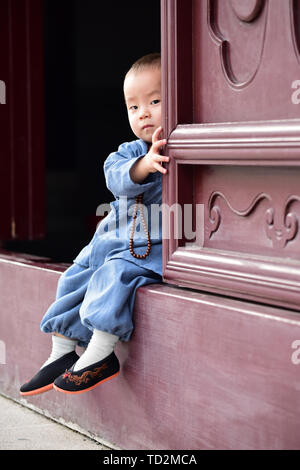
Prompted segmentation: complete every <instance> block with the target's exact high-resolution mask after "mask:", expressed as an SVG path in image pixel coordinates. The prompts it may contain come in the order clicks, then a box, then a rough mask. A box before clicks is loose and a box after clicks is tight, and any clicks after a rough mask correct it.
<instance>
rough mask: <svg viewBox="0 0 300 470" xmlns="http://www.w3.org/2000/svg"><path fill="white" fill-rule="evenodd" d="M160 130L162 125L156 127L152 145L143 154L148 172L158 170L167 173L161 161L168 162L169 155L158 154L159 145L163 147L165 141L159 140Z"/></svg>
mask: <svg viewBox="0 0 300 470" xmlns="http://www.w3.org/2000/svg"><path fill="white" fill-rule="evenodd" d="M161 132H162V127H158V128H157V129H156V131H155V132H154V133H153V136H152V146H151V148H150V150H149V152H148V153H147V154H146V155H145V157H144V162H145V165H146V167H147V170H148V171H149V173H156V172H157V171H160V173H162V174H163V175H165V174H166V173H167V170H166V168H164V167H163V166H162V163H163V162H166V163H168V162H169V161H170V157H167V156H165V155H160V153H159V151H160V149H161V147H163V146H164V145H166V143H167V141H166V139H163V140H159V136H160V134H161Z"/></svg>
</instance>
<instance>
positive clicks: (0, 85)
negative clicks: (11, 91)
mask: <svg viewBox="0 0 300 470" xmlns="http://www.w3.org/2000/svg"><path fill="white" fill-rule="evenodd" d="M0 104H6V85H5V82H4V81H3V80H0Z"/></svg>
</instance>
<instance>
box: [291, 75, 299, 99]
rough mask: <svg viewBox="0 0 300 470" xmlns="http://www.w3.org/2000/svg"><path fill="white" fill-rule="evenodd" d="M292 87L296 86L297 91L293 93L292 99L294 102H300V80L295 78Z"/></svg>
mask: <svg viewBox="0 0 300 470" xmlns="http://www.w3.org/2000/svg"><path fill="white" fill-rule="evenodd" d="M292 88H295V91H294V92H293V93H292V96H291V99H292V103H293V104H299V103H300V80H294V81H293V83H292Z"/></svg>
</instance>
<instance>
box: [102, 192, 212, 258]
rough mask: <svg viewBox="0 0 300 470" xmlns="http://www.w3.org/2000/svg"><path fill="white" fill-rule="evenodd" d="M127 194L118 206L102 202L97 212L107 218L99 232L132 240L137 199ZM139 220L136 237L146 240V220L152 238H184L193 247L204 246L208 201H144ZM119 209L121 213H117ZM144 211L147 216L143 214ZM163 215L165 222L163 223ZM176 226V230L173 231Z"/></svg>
mask: <svg viewBox="0 0 300 470" xmlns="http://www.w3.org/2000/svg"><path fill="white" fill-rule="evenodd" d="M131 201H132V200H128V198H127V197H126V196H121V197H119V204H118V207H117V209H116V208H115V206H114V204H113V203H112V204H108V203H107V204H100V205H99V206H98V208H97V211H96V215H97V216H100V217H104V216H105V215H106V214H108V216H107V217H105V218H104V219H103V220H102V221H101V223H100V224H99V225H98V228H97V234H98V235H105V234H107V233H109V235H110V237H111V238H120V239H127V240H128V239H129V236H130V230H131V224H132V215H133V213H134V206H135V202H131ZM140 209H142V210H139V211H138V212H137V218H136V221H135V233H134V238H135V239H146V232H145V229H144V228H145V227H144V223H143V217H144V221H145V222H146V227H147V229H148V232H149V235H150V238H151V239H159V238H162V239H163V240H166V239H168V240H170V239H171V238H172V239H176V240H182V239H184V241H185V246H186V247H188V248H190V249H197V248H201V247H203V245H204V204H196V205H193V204H183V205H181V204H178V203H174V204H173V205H172V206H169V205H168V204H150V205H148V206H146V205H145V204H142V205H141V206H140ZM117 212H118V213H117ZM142 213H143V217H142ZM162 216H163V217H164V224H162ZM171 227H172V230H171ZM171 235H172V236H171Z"/></svg>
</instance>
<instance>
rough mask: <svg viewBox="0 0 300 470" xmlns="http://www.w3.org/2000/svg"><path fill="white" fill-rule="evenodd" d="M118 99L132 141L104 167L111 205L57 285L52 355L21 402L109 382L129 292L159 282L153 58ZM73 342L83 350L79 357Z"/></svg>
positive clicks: (156, 63)
mask: <svg viewBox="0 0 300 470" xmlns="http://www.w3.org/2000/svg"><path fill="white" fill-rule="evenodd" d="M124 96H125V102H126V106H127V110H128V117H129V123H130V126H131V129H132V131H133V133H134V134H135V136H136V137H137V138H138V140H134V141H133V142H130V143H128V142H127V143H124V144H122V145H121V146H120V147H119V149H118V151H117V152H114V153H112V154H111V155H109V157H108V158H107V160H106V161H105V163H104V174H105V179H106V183H107V187H108V189H109V190H110V191H111V192H112V193H113V195H114V196H115V200H114V201H113V202H112V203H111V211H110V212H109V214H108V215H107V216H106V217H105V218H104V219H103V220H102V221H101V223H100V224H99V225H98V227H97V230H96V233H95V234H94V237H93V238H92V240H91V242H90V243H89V244H88V245H87V246H86V247H85V248H84V249H83V250H82V251H81V252H80V253H79V255H78V256H77V258H76V259H75V260H74V262H73V264H72V265H71V266H70V267H69V268H68V269H67V270H66V271H65V272H64V273H63V274H62V276H61V277H60V279H59V282H58V287H57V294H56V300H55V302H54V303H53V304H52V305H51V306H50V308H49V309H48V311H47V312H46V314H45V316H44V317H43V319H42V322H41V330H42V331H43V332H45V333H53V335H52V351H51V354H50V356H49V358H48V359H47V361H46V362H45V363H44V364H43V365H42V367H41V369H40V370H39V371H38V372H37V373H36V374H35V376H34V377H33V378H32V379H31V380H30V381H29V382H26V383H25V384H24V385H23V386H22V387H21V389H20V393H21V395H23V396H28V395H36V394H39V393H43V392H46V391H47V390H50V389H52V388H53V387H54V388H55V390H57V391H59V392H63V393H69V394H78V393H83V392H86V391H88V390H91V389H93V388H95V387H96V386H98V385H99V384H101V383H102V382H104V381H106V380H109V379H111V378H113V377H115V376H116V375H117V374H118V373H119V371H120V364H119V361H118V358H117V356H116V355H115V353H114V348H115V345H116V343H117V342H118V341H119V340H122V341H128V340H129V339H130V336H131V334H132V331H133V321H132V313H133V307H134V301H135V294H136V290H137V289H138V288H139V287H140V286H144V285H147V284H151V283H159V282H161V281H162V277H161V276H162V235H161V219H159V224H158V225H159V229H158V230H156V233H154V234H153V233H152V232H151V223H150V220H151V222H152V220H153V218H152V217H151V210H152V211H153V208H156V210H157V207H159V206H160V204H161V178H162V175H164V174H166V172H167V170H166V169H165V168H164V167H163V165H162V164H163V162H168V161H169V157H166V156H162V155H160V149H161V147H163V146H164V145H165V144H166V141H165V140H160V134H161V131H162V128H161V63H160V54H148V55H147V56H144V57H142V58H141V59H139V60H138V61H137V62H135V63H134V64H133V66H132V67H131V69H130V70H129V72H128V73H127V75H126V77H125V80H124ZM138 214H139V217H138ZM146 216H147V217H146ZM138 222H139V224H138ZM138 226H139V228H140V230H139V231H138V230H137V229H138ZM124 227H125V230H124ZM152 235H153V236H152ZM77 344H78V345H79V346H84V347H86V350H85V352H84V353H83V354H82V355H81V357H79V356H78V355H77V353H76V352H75V349H76V345H77Z"/></svg>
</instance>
